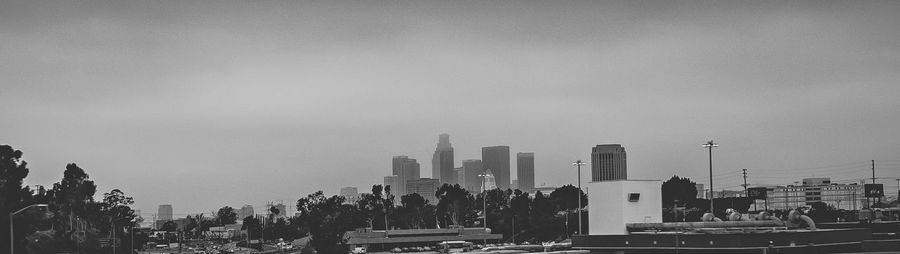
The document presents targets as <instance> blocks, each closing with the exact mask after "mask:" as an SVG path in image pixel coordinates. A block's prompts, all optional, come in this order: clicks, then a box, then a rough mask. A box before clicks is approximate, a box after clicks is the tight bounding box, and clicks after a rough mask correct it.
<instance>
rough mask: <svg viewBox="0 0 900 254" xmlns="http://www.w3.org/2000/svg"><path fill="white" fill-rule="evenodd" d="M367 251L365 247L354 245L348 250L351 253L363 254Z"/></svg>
mask: <svg viewBox="0 0 900 254" xmlns="http://www.w3.org/2000/svg"><path fill="white" fill-rule="evenodd" d="M366 252H367V250H366V247H356V248H353V250H351V251H350V253H352V254H365V253H366Z"/></svg>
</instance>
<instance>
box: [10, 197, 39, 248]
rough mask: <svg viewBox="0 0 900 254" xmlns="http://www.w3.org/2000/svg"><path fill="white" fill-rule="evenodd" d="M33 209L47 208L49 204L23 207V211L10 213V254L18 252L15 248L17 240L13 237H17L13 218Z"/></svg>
mask: <svg viewBox="0 0 900 254" xmlns="http://www.w3.org/2000/svg"><path fill="white" fill-rule="evenodd" d="M32 207H47V204H32V205H29V206H26V207H23V208H22V209H19V210H18V211H15V212H11V213H9V254H13V253H14V252H16V248H15V247H14V246H15V239H14V238H13V236H14V235H15V231H14V230H13V216H16V214H19V213H21V212H23V211H25V210H27V209H28V208H32Z"/></svg>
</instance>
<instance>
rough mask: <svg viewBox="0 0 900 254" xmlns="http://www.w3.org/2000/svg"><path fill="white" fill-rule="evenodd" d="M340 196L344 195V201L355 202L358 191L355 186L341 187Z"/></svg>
mask: <svg viewBox="0 0 900 254" xmlns="http://www.w3.org/2000/svg"><path fill="white" fill-rule="evenodd" d="M341 196H342V197H344V203H348V204H355V203H356V201H357V200H359V191H358V190H357V189H356V187H343V188H341Z"/></svg>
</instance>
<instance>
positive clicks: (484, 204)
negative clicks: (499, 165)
mask: <svg viewBox="0 0 900 254" xmlns="http://www.w3.org/2000/svg"><path fill="white" fill-rule="evenodd" d="M488 170H490V169H485V170H484V172H485V173H482V174H478V176H480V177H481V201H482V208H481V209H483V210H482V211H483V212H484V220H483V223H484V231H485V236H484V237H485V238H484V239H483V241H484V244H485V245H487V229H488V227H487V185H485V183H484V182H485V180H487V177H488V174H487V171H488Z"/></svg>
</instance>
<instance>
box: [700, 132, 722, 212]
mask: <svg viewBox="0 0 900 254" xmlns="http://www.w3.org/2000/svg"><path fill="white" fill-rule="evenodd" d="M713 147H719V144H716V143H713V141H712V140H710V141H709V142H706V144H703V148H706V149H709V212H710V213H712V214H713V215H715V214H716V210H715V205H713V203H715V202H713V200H715V193H713V173H712V170H713V164H712V149H713Z"/></svg>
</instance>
